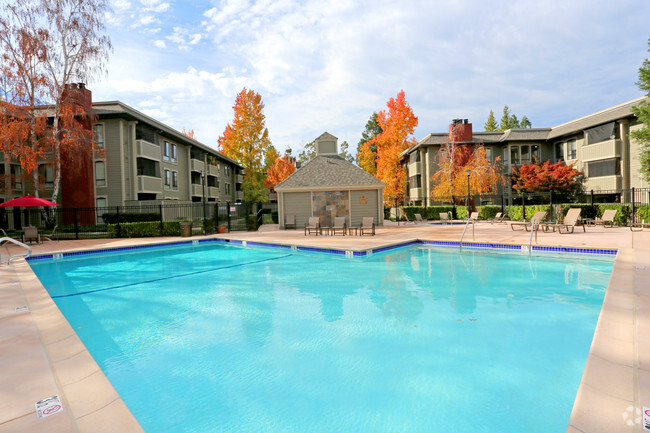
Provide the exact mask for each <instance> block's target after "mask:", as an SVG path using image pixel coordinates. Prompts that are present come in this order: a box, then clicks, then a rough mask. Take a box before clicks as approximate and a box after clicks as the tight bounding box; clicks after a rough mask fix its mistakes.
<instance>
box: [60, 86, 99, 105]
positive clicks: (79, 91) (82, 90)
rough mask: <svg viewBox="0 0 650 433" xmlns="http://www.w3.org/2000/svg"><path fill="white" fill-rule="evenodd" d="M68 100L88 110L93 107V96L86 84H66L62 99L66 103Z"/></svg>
mask: <svg viewBox="0 0 650 433" xmlns="http://www.w3.org/2000/svg"><path fill="white" fill-rule="evenodd" d="M68 98H71V99H72V100H73V101H74V102H75V103H77V104H79V105H81V106H82V107H85V108H87V109H89V108H90V107H92V105H93V94H92V92H91V91H90V90H88V89H87V88H86V85H85V84H84V83H70V84H66V85H65V90H64V91H63V95H61V99H62V100H63V101H66V100H67V99H68Z"/></svg>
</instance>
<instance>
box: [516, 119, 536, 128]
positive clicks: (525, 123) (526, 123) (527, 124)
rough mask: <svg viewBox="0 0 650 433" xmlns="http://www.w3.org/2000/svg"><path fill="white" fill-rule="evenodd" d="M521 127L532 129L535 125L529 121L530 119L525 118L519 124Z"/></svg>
mask: <svg viewBox="0 0 650 433" xmlns="http://www.w3.org/2000/svg"><path fill="white" fill-rule="evenodd" d="M519 127H520V128H532V127H533V125H532V124H531V123H530V120H528V117H526V116H524V117H522V118H521V122H519Z"/></svg>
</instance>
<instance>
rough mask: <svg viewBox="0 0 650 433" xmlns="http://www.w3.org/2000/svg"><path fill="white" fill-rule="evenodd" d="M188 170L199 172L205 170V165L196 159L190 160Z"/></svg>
mask: <svg viewBox="0 0 650 433" xmlns="http://www.w3.org/2000/svg"><path fill="white" fill-rule="evenodd" d="M190 170H192V171H198V172H201V171H203V170H205V163H204V162H203V161H201V160H198V159H190ZM199 195H200V194H199Z"/></svg>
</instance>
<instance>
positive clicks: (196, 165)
mask: <svg viewBox="0 0 650 433" xmlns="http://www.w3.org/2000/svg"><path fill="white" fill-rule="evenodd" d="M190 169H191V170H192V171H198V172H201V171H203V170H205V163H204V162H203V161H201V160H198V159H190Z"/></svg>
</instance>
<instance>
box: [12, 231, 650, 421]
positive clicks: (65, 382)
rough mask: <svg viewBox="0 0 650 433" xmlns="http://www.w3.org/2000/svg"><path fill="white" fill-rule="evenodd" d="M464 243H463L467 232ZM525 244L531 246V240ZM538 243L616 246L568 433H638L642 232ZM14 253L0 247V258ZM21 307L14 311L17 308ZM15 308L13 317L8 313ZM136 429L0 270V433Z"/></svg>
mask: <svg viewBox="0 0 650 433" xmlns="http://www.w3.org/2000/svg"><path fill="white" fill-rule="evenodd" d="M462 231H463V227H462V226H435V225H432V224H407V225H400V226H397V225H387V226H384V227H378V228H377V234H376V236H363V237H361V236H336V237H334V236H314V235H311V236H304V234H303V232H302V230H283V231H279V230H277V229H274V227H267V226H264V227H262V228H261V230H260V231H258V232H241V233H240V232H238V233H230V234H224V235H220V237H224V238H230V239H240V240H250V241H261V242H271V243H281V244H292V245H306V246H314V247H319V248H339V249H346V250H364V249H368V248H377V247H380V246H385V245H390V244H395V243H402V242H407V241H409V240H416V239H421V240H441V241H458V240H459V238H460V236H461V233H462ZM529 239H530V233H527V232H525V231H512V230H511V229H510V226H509V225H508V224H494V225H492V224H489V223H479V224H476V226H475V227H474V240H475V241H476V242H491V243H508V244H519V245H527V244H528V242H529ZM178 240H179V238H147V239H103V240H79V241H54V242H46V243H44V244H42V245H35V246H34V247H33V252H34V254H45V253H53V252H65V251H78V250H91V249H102V248H114V247H120V246H128V245H141V244H150V243H160V242H172V241H178ZM465 240H466V241H468V242H471V241H472V232H471V229H468V232H467V233H466V235H465ZM533 243H534V240H533ZM537 243H538V245H546V246H564V247H588V248H617V249H618V250H619V253H618V255H617V258H616V262H615V264H614V271H613V273H612V277H611V278H610V281H609V286H608V290H607V293H606V295H605V300H604V302H603V308H602V310H601V314H600V317H599V320H598V324H597V326H596V332H595V334H594V340H593V343H592V347H591V351H590V354H589V358H588V360H587V365H586V367H585V371H584V375H583V378H582V381H581V384H580V389H579V390H578V394H577V397H576V401H575V404H574V408H573V412H572V415H571V421H570V425H569V427H568V430H567V431H568V432H589V433H591V432H608V433H609V432H621V433H626V432H629V433H632V432H640V431H642V429H643V427H641V425H640V424H639V422H638V419H637V418H636V417H635V413H634V410H633V408H635V407H636V408H641V407H642V406H643V405H647V406H650V270H649V269H650V231H645V232H637V233H632V232H631V231H630V230H629V229H626V228H612V229H605V228H602V227H598V228H595V227H589V228H587V232H586V233H584V232H583V231H582V229H577V231H576V233H574V234H570V235H560V234H558V233H539V234H538V239H537ZM17 251H18V249H17V247H14V246H5V247H3V248H0V254H1V255H2V260H3V261H6V259H7V257H8V254H10V253H11V252H17ZM24 306H26V307H28V311H22V310H21V309H20V307H24ZM17 308H18V311H17V310H16V309H17ZM53 395H59V396H61V400H62V402H63V410H62V411H60V412H58V413H56V414H55V415H52V416H49V417H46V418H43V419H38V418H37V416H36V412H35V408H34V403H35V402H36V401H39V400H41V399H44V398H47V397H50V396H53ZM27 431H29V432H34V433H38V432H48V433H56V432H82V433H85V432H115V431H119V432H125V433H128V432H139V431H142V429H141V428H140V426H139V425H138V423H137V421H136V420H135V418H134V417H133V416H132V415H131V413H130V412H129V411H128V409H127V408H126V406H125V405H124V403H123V402H122V400H121V399H120V397H119V395H118V394H117V392H116V391H115V390H114V388H113V387H112V385H111V384H110V383H109V382H108V380H107V379H106V377H105V376H104V374H103V373H102V371H101V370H100V369H99V367H98V366H97V364H96V363H95V362H94V360H93V359H92V357H91V356H90V355H89V353H88V351H87V350H86V349H85V347H84V346H83V344H82V343H81V341H80V340H79V339H78V337H77V336H76V334H75V333H74V330H73V329H72V328H71V327H70V325H69V324H68V323H67V322H66V321H65V319H64V318H63V316H62V315H61V313H60V312H59V310H58V308H57V307H56V305H55V304H54V302H53V301H52V300H51V298H50V297H49V296H48V295H47V292H46V291H45V289H44V288H43V286H42V285H41V284H40V282H39V281H38V279H37V278H36V277H35V275H34V274H33V272H32V271H31V268H30V267H29V265H28V264H27V263H26V262H25V261H22V260H20V261H18V262H15V263H14V264H13V265H11V266H9V267H8V266H2V267H0V433H4V432H27Z"/></svg>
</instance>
